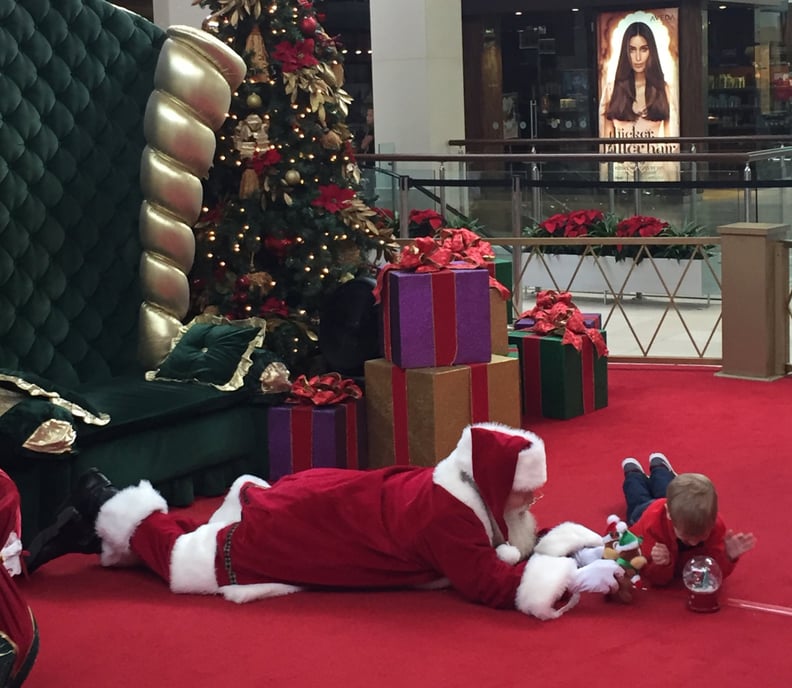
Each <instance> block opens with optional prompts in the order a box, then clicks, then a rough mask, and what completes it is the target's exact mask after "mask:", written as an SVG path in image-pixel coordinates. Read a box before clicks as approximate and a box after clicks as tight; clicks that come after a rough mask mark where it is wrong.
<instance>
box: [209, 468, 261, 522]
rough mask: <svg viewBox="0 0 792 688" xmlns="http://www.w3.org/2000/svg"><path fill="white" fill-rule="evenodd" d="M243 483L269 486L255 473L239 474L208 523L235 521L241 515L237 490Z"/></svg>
mask: <svg viewBox="0 0 792 688" xmlns="http://www.w3.org/2000/svg"><path fill="white" fill-rule="evenodd" d="M245 483H254V484H256V485H258V486H260V487H269V486H270V484H269V483H268V482H267V481H266V480H264V479H262V478H259V477H257V476H255V475H241V476H239V477H238V478H237V479H236V480H235V481H234V482H233V483H232V484H231V487H230V488H229V489H228V493H227V494H226V496H225V499H224V500H223V503H222V504H221V505H220V507H219V508H218V509H217V511H215V512H214V513H213V514H212V516H211V518H210V519H209V523H226V524H227V523H236V522H237V521H238V520H239V519H240V518H241V517H242V504H241V503H240V501H239V491H240V490H241V489H242V486H243V485H244V484H245Z"/></svg>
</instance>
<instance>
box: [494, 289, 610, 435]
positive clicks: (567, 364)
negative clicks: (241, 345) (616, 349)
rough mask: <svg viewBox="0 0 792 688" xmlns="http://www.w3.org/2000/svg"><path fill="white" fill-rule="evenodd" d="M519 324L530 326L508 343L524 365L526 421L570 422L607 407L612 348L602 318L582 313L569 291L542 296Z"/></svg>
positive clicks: (524, 409)
mask: <svg viewBox="0 0 792 688" xmlns="http://www.w3.org/2000/svg"><path fill="white" fill-rule="evenodd" d="M586 316H588V317H586ZM520 321H522V322H523V323H526V322H530V325H529V327H528V328H527V329H515V330H514V332H512V333H511V334H510V335H509V343H510V345H512V346H514V347H516V349H517V354H518V358H519V361H520V381H521V388H522V392H521V396H522V410H523V414H524V415H525V416H526V417H538V416H544V417H546V418H560V419H567V418H573V417H575V416H580V415H582V414H584V413H588V412H590V411H593V410H595V409H599V408H604V407H605V406H607V405H608V359H607V356H608V349H607V346H606V343H605V333H604V332H603V331H602V330H601V320H600V317H599V315H598V314H583V313H581V312H580V310H578V308H577V307H576V306H575V304H574V303H572V297H571V295H570V294H569V293H568V292H560V293H559V292H555V291H543V292H540V293H539V295H538V296H537V299H536V307H535V308H532V309H531V310H529V311H527V312H526V313H523V314H522V315H521V316H520V318H519V319H518V321H517V322H520ZM515 326H516V323H515Z"/></svg>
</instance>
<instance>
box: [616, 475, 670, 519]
mask: <svg viewBox="0 0 792 688" xmlns="http://www.w3.org/2000/svg"><path fill="white" fill-rule="evenodd" d="M673 478H674V474H673V473H672V472H671V471H669V470H668V469H667V468H666V467H665V466H658V467H657V468H653V469H652V471H651V473H650V475H646V474H645V473H644V472H643V471H627V473H625V474H624V484H623V485H622V489H623V490H624V499H625V500H626V501H627V525H630V526H631V525H632V524H633V523H635V522H636V521H637V520H638V519H639V518H641V514H643V512H644V511H645V510H646V507H648V506H649V505H650V504H651V503H652V502H653V501H654V500H655V499H659V498H660V497H665V493H666V488H667V487H668V483H670V482H671V481H672V480H673Z"/></svg>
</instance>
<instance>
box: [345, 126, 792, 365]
mask: <svg viewBox="0 0 792 688" xmlns="http://www.w3.org/2000/svg"><path fill="white" fill-rule="evenodd" d="M765 138H767V139H772V140H773V141H774V142H777V141H778V139H779V138H786V139H788V140H792V137H754V140H760V139H761V140H763V139H765ZM591 141H592V142H593V143H595V144H602V143H603V142H604V141H603V140H601V139H593V140H591ZM676 141H679V142H683V141H686V142H687V143H690V145H691V146H694V145H700V143H701V142H702V141H707V143H708V144H711V143H712V142H713V140H712V139H696V140H695V143H693V142H692V141H691V140H690V139H676ZM740 142H741V143H742V144H744V143H745V141H743V140H741V141H740ZM452 143H455V142H452ZM469 143H470V142H465V145H469ZM491 143H492V142H489V141H488V142H486V144H487V145H490V144H491ZM536 143H537V142H533V147H534V149H536V148H537V146H536ZM551 143H552V144H553V145H558V143H559V142H558V141H555V140H554V141H552V142H551ZM575 143H580V141H578V140H575ZM509 144H510V145H512V144H514V142H513V141H511V142H509ZM361 157H363V156H361ZM365 157H366V158H367V159H372V160H375V161H376V162H377V163H378V164H379V165H385V166H386V168H379V171H378V172H377V174H380V175H381V177H380V179H382V180H385V181H384V183H383V184H381V185H378V186H377V188H376V190H377V192H378V195H379V198H377V202H376V203H375V204H377V205H385V206H388V205H390V207H391V208H392V209H393V210H395V211H396V212H397V213H398V218H399V223H400V226H399V232H400V235H401V236H402V237H408V236H409V232H410V224H409V215H410V210H411V209H413V208H415V209H426V208H427V207H433V208H434V209H435V210H437V211H438V212H440V213H441V214H443V215H444V216H446V217H451V218H453V217H457V218H459V219H460V221H464V220H465V219H466V218H467V219H469V220H476V229H477V230H480V231H481V233H482V234H483V235H485V236H486V237H487V238H488V239H489V240H490V241H491V243H493V244H494V245H495V246H496V249H497V251H498V252H499V253H500V254H501V255H502V256H511V258H512V265H513V285H512V286H513V300H514V307H515V309H516V311H517V312H518V313H519V312H522V310H524V309H526V308H527V307H530V306H531V305H533V293H534V292H535V291H536V289H537V288H555V289H560V290H565V291H571V292H572V293H573V294H574V295H575V300H576V302H578V305H579V306H581V308H582V309H583V310H586V308H590V309H594V307H595V306H596V307H597V310H603V311H604V312H603V324H604V326H605V327H606V328H607V329H608V340H609V342H608V343H609V348H610V349H611V358H612V360H622V361H652V362H671V363H707V364H718V363H719V362H720V361H721V328H720V325H721V318H722V316H721V301H720V299H721V297H720V291H721V290H720V287H721V274H720V238H719V237H718V236H717V227H718V226H721V225H724V224H731V223H734V222H757V221H760V222H771V223H784V222H785V220H786V218H787V217H788V216H789V213H790V211H792V207H791V204H792V192H790V191H789V189H790V187H792V179H790V178H788V171H789V170H792V167H791V166H790V161H792V146H780V147H778V148H772V149H762V150H751V151H742V152H734V151H732V152H718V153H708V152H696V151H695V148H694V149H693V151H692V152H687V153H676V154H662V155H660V154H656V155H654V154H653V155H626V154H617V155H616V154H600V153H576V152H564V153H559V152H555V153H548V152H542V153H538V152H532V153H506V154H478V153H464V154H457V155H453V154H449V155H398V154H390V155H377V156H365ZM625 161H632V162H635V163H638V162H646V161H650V162H651V161H673V162H675V163H678V164H679V165H680V180H679V181H677V182H649V181H642V180H641V178H640V172H639V173H638V174H637V175H636V177H635V179H633V181H629V182H624V181H613V180H612V176H611V177H607V176H606V177H605V178H604V179H603V175H602V174H601V170H600V166H601V165H605V166H608V165H611V164H614V163H617V162H625ZM559 163H563V165H564V166H565V169H566V170H567V171H568V173H567V174H566V175H564V174H559V173H558V172H557V171H555V170H553V169H552V167H553V165H557V164H559ZM606 169H607V167H606ZM636 169H640V168H639V167H638V166H637V164H636ZM570 170H571V172H570ZM576 170H577V173H576V172H575V171H576ZM388 180H390V181H388ZM388 189H390V190H391V191H392V194H391V195H390V196H388V193H387V191H388ZM383 191H384V192H385V193H384V194H383ZM383 196H384V197H385V198H384V200H385V202H384V203H383V202H382V199H383ZM493 199H494V202H492V203H490V210H491V209H492V208H493V207H494V208H495V209H496V212H495V213H492V215H493V216H494V217H496V218H497V220H496V221H495V222H493V221H491V220H489V221H488V219H486V218H485V219H484V221H482V218H481V215H482V214H483V213H481V212H479V210H486V209H487V207H488V206H487V203H488V202H491V201H493ZM628 199H629V200H628ZM625 201H627V202H626V203H625ZM584 208H600V209H602V210H606V211H610V212H614V213H617V214H618V213H619V212H621V215H622V216H627V215H629V214H652V215H655V216H657V217H659V218H661V219H667V220H672V221H676V222H677V223H678V224H680V225H681V224H683V223H687V222H694V223H696V224H700V225H702V226H703V228H704V231H703V233H704V234H705V235H707V236H704V237H702V238H693V237H674V238H651V239H641V238H619V239H616V238H605V237H597V238H593V237H582V238H578V239H553V238H548V239H538V238H527V237H524V236H523V228H524V227H526V226H529V225H531V224H536V223H538V222H539V221H541V220H542V219H545V218H547V217H548V216H550V215H552V214H554V213H556V212H564V211H568V210H575V209H584ZM669 216H671V217H669ZM559 243H561V244H565V245H567V246H568V250H569V251H570V252H572V253H574V255H572V256H569V257H568V258H571V259H572V261H573V262H572V268H570V267H569V260H566V264H565V266H564V267H563V268H561V267H560V263H561V261H560V259H559V258H558V255H557V253H558V251H559V249H558V245H559ZM616 244H619V245H630V246H635V247H637V248H636V249H635V250H636V251H637V253H636V255H635V256H634V257H633V258H631V259H629V260H626V261H621V265H620V266H619V267H621V268H622V271H621V273H620V274H621V277H615V276H613V273H612V270H613V263H614V261H613V256H611V255H608V254H609V253H613V246H614V245H616ZM667 244H674V245H677V246H680V245H684V246H687V247H688V249H689V250H688V252H687V255H688V256H689V257H688V258H684V259H682V260H681V261H672V263H673V265H672V264H669V263H668V262H667V261H664V260H660V259H658V258H657V257H656V256H655V253H657V249H658V248H660V247H662V246H663V245H667ZM551 246H552V249H551V248H550V247H551ZM782 250H784V251H786V252H787V255H788V250H789V244H787V243H786V242H785V243H784V244H783V245H782ZM549 251H552V253H550V252H549ZM574 261H577V262H576V263H575V262H574ZM671 268H673V270H671ZM537 269H538V270H539V272H540V273H542V274H543V279H542V280H538V281H539V282H540V283H539V284H534V283H533V282H536V281H537V280H536V274H537ZM570 269H571V270H572V272H571V273H570ZM647 270H649V271H651V272H653V273H654V277H655V279H654V281H653V285H654V286H653V288H651V289H649V288H647V287H645V286H643V285H642V283H641V282H640V281H639V279H638V277H639V273H646V272H647ZM669 270H671V273H669V272H668V271H669ZM592 273H593V275H594V278H597V279H599V280H600V281H599V283H598V284H597V286H592V282H591V279H592V277H591V275H592ZM584 277H585V279H584ZM691 280H692V281H694V282H695V281H698V282H699V283H700V285H699V286H700V289H699V291H698V292H697V291H696V289H690V288H689V286H690V283H691ZM791 304H792V290H790V291H789V297H788V298H787V314H788V317H789V322H790V326H792V305H791ZM790 361H792V356H790V355H787V362H788V363H787V370H788V371H789V370H792V363H790Z"/></svg>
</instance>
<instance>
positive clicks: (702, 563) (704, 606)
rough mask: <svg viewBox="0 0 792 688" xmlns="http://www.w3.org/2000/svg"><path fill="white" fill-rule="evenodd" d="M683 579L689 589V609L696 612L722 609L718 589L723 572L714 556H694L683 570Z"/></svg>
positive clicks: (721, 581)
mask: <svg viewBox="0 0 792 688" xmlns="http://www.w3.org/2000/svg"><path fill="white" fill-rule="evenodd" d="M682 581H683V582H684V583H685V587H686V588H687V590H688V601H687V606H688V609H690V610H691V611H694V612H716V611H718V609H720V604H719V603H718V591H719V590H720V587H721V583H723V573H722V572H721V569H720V566H718V562H717V561H715V560H714V559H713V558H712V557H704V556H698V557H693V558H692V559H691V560H690V561H688V562H687V564H685V568H684V569H683V570H682Z"/></svg>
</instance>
